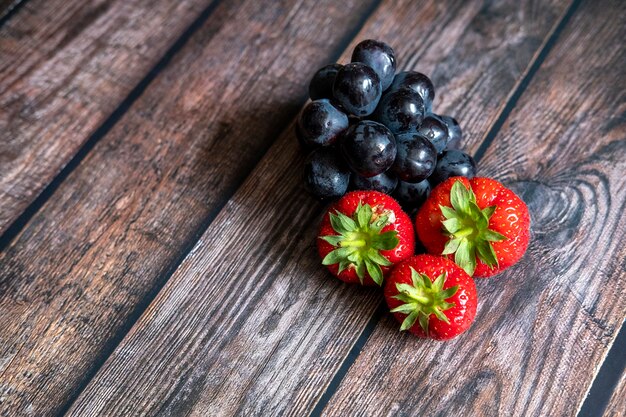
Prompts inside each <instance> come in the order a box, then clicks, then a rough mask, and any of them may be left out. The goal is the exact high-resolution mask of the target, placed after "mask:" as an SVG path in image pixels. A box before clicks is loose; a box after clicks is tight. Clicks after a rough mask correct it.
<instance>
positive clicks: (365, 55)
mask: <svg viewBox="0 0 626 417" xmlns="http://www.w3.org/2000/svg"><path fill="white" fill-rule="evenodd" d="M352 62H362V63H364V64H365V65H368V66H370V67H371V68H372V69H373V70H374V71H376V74H378V78H380V84H381V86H382V89H383V91H384V90H386V89H387V87H389V86H390V85H391V82H392V81H393V76H394V74H395V72H396V57H395V55H394V53H393V49H391V46H389V45H387V44H386V43H384V42H380V41H375V40H372V39H368V40H365V41H363V42H361V43H359V44H358V45H357V46H356V47H355V48H354V52H352Z"/></svg>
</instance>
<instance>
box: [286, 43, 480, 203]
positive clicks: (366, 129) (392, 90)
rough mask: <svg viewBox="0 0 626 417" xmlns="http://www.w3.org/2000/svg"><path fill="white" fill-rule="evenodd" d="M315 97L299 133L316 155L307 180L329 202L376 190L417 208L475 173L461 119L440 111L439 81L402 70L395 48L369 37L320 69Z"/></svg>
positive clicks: (307, 169)
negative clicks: (438, 188)
mask: <svg viewBox="0 0 626 417" xmlns="http://www.w3.org/2000/svg"><path fill="white" fill-rule="evenodd" d="M309 96H310V97H311V100H312V101H310V102H309V103H308V104H307V105H306V106H305V107H304V109H303V110H302V112H301V113H300V116H299V118H298V122H297V123H296V136H297V137H298V140H299V142H300V144H301V146H302V148H303V149H304V150H305V151H307V152H308V153H309V155H308V158H307V161H306V165H305V175H304V182H305V185H306V187H307V189H308V190H309V192H310V193H311V194H313V195H314V196H315V197H317V198H319V199H321V200H328V199H335V198H338V197H341V196H342V195H344V194H345V193H346V192H348V191H349V190H374V191H380V192H382V193H385V194H389V195H392V196H393V197H394V198H395V199H396V200H398V201H399V202H400V204H401V205H402V207H403V208H404V209H405V210H406V211H408V212H410V213H414V212H415V211H416V210H417V208H418V207H419V206H420V205H421V204H422V203H423V202H424V200H425V199H426V197H427V195H428V193H429V192H430V190H431V188H432V187H433V186H435V185H437V184H438V183H440V182H443V181H445V180H446V179H448V178H450V177H453V176H458V175H461V176H466V177H472V176H474V174H475V170H476V165H475V163H474V160H473V159H472V157H471V156H469V155H468V154H466V153H465V152H463V151H462V150H459V149H458V148H459V146H460V145H461V140H462V137H463V133H462V131H461V127H460V126H459V123H458V122H457V121H456V120H455V119H454V118H452V117H450V116H445V115H438V114H435V113H434V112H433V101H434V99H435V88H434V86H433V83H432V81H431V80H430V79H429V78H428V77H427V76H426V75H424V74H422V73H419V72H415V71H405V72H399V73H396V58H395V55H394V52H393V49H391V47H390V46H389V45H387V44H385V43H383V42H380V41H375V40H365V41H363V42H361V43H359V44H358V45H357V46H356V47H355V49H354V52H353V54H352V62H350V63H348V64H345V65H341V64H330V65H327V66H325V67H323V68H321V69H319V70H318V71H317V72H316V73H315V75H314V76H313V78H312V80H311V83H310V85H309Z"/></svg>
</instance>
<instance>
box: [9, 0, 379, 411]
mask: <svg viewBox="0 0 626 417" xmlns="http://www.w3.org/2000/svg"><path fill="white" fill-rule="evenodd" d="M381 2H382V0H378V1H376V2H374V3H373V4H372V6H371V7H370V8H369V9H368V10H367V11H366V12H365V13H364V14H363V16H362V18H361V20H360V21H359V22H358V24H357V25H356V26H355V29H354V30H353V31H351V32H350V33H347V34H346V35H345V36H344V38H343V39H341V41H340V42H339V46H338V47H337V49H336V50H335V51H334V53H333V54H332V56H331V60H333V61H337V60H338V59H339V58H340V57H341V55H342V54H343V52H344V51H345V50H346V49H347V48H348V46H349V45H350V43H351V42H352V40H353V39H355V38H356V36H357V35H358V33H359V32H360V31H361V29H362V28H363V26H364V25H365V23H366V22H367V20H368V19H369V17H370V16H371V15H372V14H373V13H374V11H375V10H376V9H377V8H378V7H379V6H380V3H381ZM220 3H221V0H215V1H214V2H213V3H211V4H210V5H209V6H208V7H207V9H205V10H204V11H203V12H202V13H201V15H200V16H199V17H198V18H197V19H196V20H195V21H194V22H193V23H192V24H191V26H190V27H189V28H188V29H187V30H186V31H185V32H184V33H183V35H182V36H181V37H180V38H179V39H178V40H177V41H176V43H175V44H174V45H173V46H172V47H171V48H170V49H169V50H168V51H167V52H166V54H165V55H164V57H163V58H162V59H161V60H160V61H159V62H158V63H157V64H156V65H155V67H154V68H153V69H152V70H151V71H150V72H149V73H148V75H147V76H146V77H145V78H144V79H143V80H142V81H141V82H140V84H139V85H138V86H137V87H136V88H135V89H133V91H132V92H131V93H130V94H129V96H128V97H127V98H126V99H125V100H124V102H122V104H121V105H120V106H119V107H118V108H117V109H116V110H115V112H114V113H113V114H112V115H111V116H110V117H109V118H108V119H107V120H106V121H105V122H104V123H103V124H102V126H101V127H100V128H98V130H97V131H96V132H95V133H94V134H93V135H92V137H90V138H89V140H88V141H87V142H86V144H85V145H84V146H83V147H82V148H81V149H80V151H79V152H78V153H77V154H76V155H75V156H74V158H72V160H71V161H70V162H69V163H68V164H67V166H66V167H65V168H64V169H63V170H62V171H61V173H60V174H59V175H58V176H57V177H55V178H54V180H53V181H52V182H51V183H50V185H48V186H47V187H46V188H45V189H44V191H43V192H42V193H41V195H40V196H39V197H37V199H36V200H35V201H34V202H33V203H32V204H31V205H30V206H29V207H28V208H27V209H26V211H28V215H26V211H25V212H24V213H23V214H22V215H20V217H18V219H17V220H16V221H15V222H14V223H13V224H12V225H11V226H10V227H9V229H7V231H6V232H5V234H4V235H3V236H0V252H1V251H2V250H3V249H4V248H5V247H6V246H8V244H9V243H10V242H11V241H12V240H13V239H14V238H15V237H16V236H17V235H18V234H19V232H20V231H21V230H22V228H23V227H24V226H25V225H26V223H28V221H29V220H30V218H31V217H32V216H33V215H34V214H35V213H36V212H37V211H39V209H40V208H41V206H43V204H45V202H46V201H47V200H48V199H49V198H50V196H51V195H52V194H53V193H54V191H55V190H56V189H57V188H58V187H59V186H60V184H61V183H62V182H63V181H64V180H65V178H67V176H68V175H69V174H70V173H71V171H72V170H73V169H74V168H75V167H76V166H78V165H79V164H80V162H81V161H82V159H84V157H85V156H86V155H87V154H88V153H89V152H90V151H91V149H93V147H94V146H95V145H96V143H97V142H98V140H99V139H100V138H102V137H103V136H105V135H106V134H107V133H108V132H109V131H110V130H111V128H112V127H113V125H114V124H115V123H116V122H117V121H118V120H119V119H120V118H121V117H122V115H123V114H124V113H125V112H126V110H128V108H129V107H130V106H131V105H132V104H133V102H134V101H135V100H136V99H137V98H138V97H139V96H140V95H141V94H142V92H143V91H144V90H145V89H146V88H147V86H148V85H149V84H150V82H151V81H152V80H153V79H154V78H155V77H156V76H157V75H158V73H159V72H161V71H162V70H163V69H164V68H165V67H166V66H167V64H168V63H169V61H171V59H172V57H173V56H174V55H175V54H176V52H177V51H178V50H179V49H181V48H182V46H183V45H184V44H185V43H186V42H187V40H188V39H189V38H190V37H191V36H192V35H193V33H194V32H195V31H197V30H198V29H199V28H200V27H201V26H202V25H203V24H204V23H205V22H206V20H207V19H208V18H209V16H210V15H211V14H212V12H213V11H214V10H215V9H216V8H217V6H218V5H219V4H220ZM140 86H141V88H139V87H140ZM135 90H137V91H135ZM135 95H136V96H135ZM131 97H132V99H131ZM307 99H308V97H302V98H301V100H300V102H301V105H300V107H302V106H303V105H304V103H305V102H306V100H307ZM118 113H119V114H118ZM114 116H115V117H114ZM293 117H295V115H292V116H291V117H289V118H288V120H289V122H288V123H287V125H286V126H285V127H284V128H283V129H282V130H283V131H284V130H287V129H288V128H289V127H290V126H291V120H292V119H293ZM88 145H89V146H88ZM271 145H272V144H270V145H268V146H267V147H266V149H264V150H263V152H261V153H260V157H259V158H258V159H257V160H256V161H255V162H254V163H253V164H252V165H251V167H250V169H249V170H248V173H247V174H246V175H245V177H244V179H243V180H242V181H241V182H240V183H239V184H237V185H235V186H234V187H233V188H232V189H229V190H226V192H225V193H224V196H223V197H222V199H221V200H220V201H219V203H217V204H216V205H215V208H214V209H213V210H211V212H210V213H209V215H208V216H207V217H206V218H205V219H204V221H203V222H202V224H201V226H200V227H198V231H197V232H196V233H195V234H194V235H193V236H191V238H190V239H189V241H188V242H185V243H184V244H183V245H182V248H181V251H180V255H179V256H178V257H177V258H176V259H175V260H174V261H173V262H172V264H171V265H170V267H169V268H167V269H166V272H164V273H163V274H162V276H161V277H160V279H157V280H156V284H155V285H154V287H153V288H152V289H151V290H150V291H149V293H148V294H147V296H146V297H145V299H144V300H143V302H141V303H138V304H137V306H136V307H135V309H134V311H133V312H132V313H131V314H130V315H129V318H128V320H127V321H126V323H124V325H123V326H122V327H121V329H120V331H119V332H118V334H116V335H115V336H114V337H112V338H111V339H110V341H109V342H107V343H106V344H105V346H104V348H103V353H102V354H100V355H99V356H98V357H97V358H95V360H94V365H93V366H92V368H91V369H90V371H89V372H87V373H86V374H85V378H84V380H83V382H82V383H80V384H79V387H78V388H77V389H76V391H75V392H74V394H73V395H72V397H71V398H70V399H68V401H67V402H66V404H65V405H64V406H63V407H61V408H60V411H59V414H58V416H59V417H61V416H64V415H65V414H67V412H68V411H69V410H70V408H71V407H72V405H73V404H74V402H75V401H76V399H77V398H78V397H79V396H80V394H81V393H82V392H83V391H84V390H85V388H86V387H87V386H88V385H89V383H90V382H91V380H92V379H93V378H94V376H95V375H96V374H97V373H98V371H99V370H100V368H101V367H102V366H103V365H104V363H105V362H106V360H107V359H108V357H109V356H110V355H111V354H112V353H113V351H114V350H115V349H116V348H117V346H118V345H119V344H120V342H121V341H122V340H123V339H124V337H125V336H126V334H128V332H129V331H130V330H131V329H132V328H133V326H134V325H135V323H136V322H137V321H138V320H139V318H140V317H141V315H142V314H143V312H144V311H145V310H146V309H147V308H148V306H149V305H150V304H151V303H152V301H153V300H154V299H155V298H156V296H157V295H158V294H159V293H160V292H161V290H162V289H163V287H164V286H165V285H166V284H167V282H168V281H169V279H170V278H171V277H172V275H173V274H174V272H175V271H176V270H177V269H178V267H179V266H180V264H181V263H182V262H183V260H184V259H185V258H186V257H187V255H188V254H189V253H190V252H191V251H192V250H193V248H194V247H195V245H196V243H197V242H198V240H199V239H200V238H201V237H202V235H203V234H204V233H205V231H206V230H207V229H208V228H209V226H210V225H211V223H212V222H213V220H214V219H215V217H216V216H217V215H218V213H219V212H220V211H221V210H222V209H223V208H224V206H225V205H226V203H227V202H228V201H229V200H230V199H231V197H232V196H233V195H234V194H235V193H236V191H237V190H238V189H239V187H240V186H241V184H242V183H243V182H244V181H245V180H246V179H247V178H248V177H249V176H250V174H251V173H252V171H253V170H254V168H255V167H256V165H257V164H258V163H259V162H260V161H261V160H262V159H263V157H264V156H265V154H266V153H267V151H268V150H269V148H270V147H271ZM79 154H80V156H79ZM53 184H54V187H52V185H53ZM23 217H24V218H23ZM13 229H15V230H13ZM9 232H11V235H10V236H9V238H8V239H7V240H6V241H5V236H7V235H9ZM364 342H365V341H363V343H364Z"/></svg>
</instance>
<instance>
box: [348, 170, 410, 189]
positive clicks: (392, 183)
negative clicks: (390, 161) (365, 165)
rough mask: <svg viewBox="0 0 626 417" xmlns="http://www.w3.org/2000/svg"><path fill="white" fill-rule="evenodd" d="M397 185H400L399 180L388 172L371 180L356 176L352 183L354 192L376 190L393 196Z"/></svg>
mask: <svg viewBox="0 0 626 417" xmlns="http://www.w3.org/2000/svg"><path fill="white" fill-rule="evenodd" d="M396 184H398V179H397V178H396V177H394V176H393V175H389V174H388V173H386V172H383V173H382V174H378V175H375V176H373V177H369V178H365V177H361V176H360V175H356V174H354V175H352V180H351V183H350V185H351V188H352V189H354V190H374V191H380V192H381V193H385V194H391V193H392V192H393V190H395V188H396Z"/></svg>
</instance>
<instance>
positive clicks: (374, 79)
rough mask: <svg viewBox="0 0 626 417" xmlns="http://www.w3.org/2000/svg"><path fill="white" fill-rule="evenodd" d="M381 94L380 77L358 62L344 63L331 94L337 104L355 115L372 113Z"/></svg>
mask: <svg viewBox="0 0 626 417" xmlns="http://www.w3.org/2000/svg"><path fill="white" fill-rule="evenodd" d="M381 94H382V89H381V86H380V78H378V75H377V74H376V72H375V71H374V70H373V69H372V68H370V67H368V66H367V65H365V64H363V63H360V62H353V63H351V64H347V65H344V67H343V68H341V69H340V70H339V72H338V73H337V77H336V78H335V83H334V84H333V95H334V97H335V99H336V100H337V102H338V103H339V105H341V106H342V107H343V108H344V109H346V110H347V111H348V112H349V113H350V114H354V115H355V116H368V115H370V114H372V113H373V112H374V110H375V109H376V106H377V105H378V101H379V100H380V96H381Z"/></svg>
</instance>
